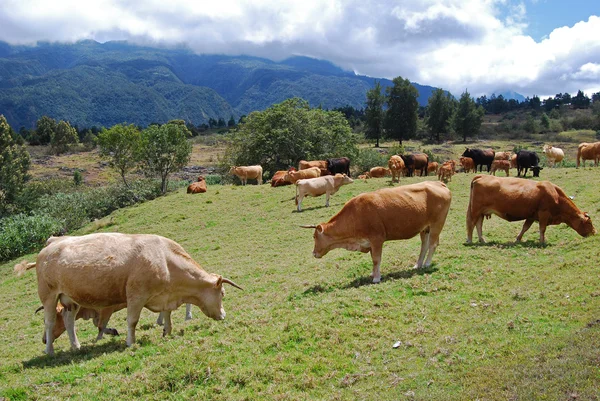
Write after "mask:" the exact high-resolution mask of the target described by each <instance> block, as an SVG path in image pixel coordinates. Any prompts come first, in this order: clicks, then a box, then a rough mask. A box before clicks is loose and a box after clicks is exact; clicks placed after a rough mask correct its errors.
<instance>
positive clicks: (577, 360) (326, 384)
mask: <svg viewBox="0 0 600 401" xmlns="http://www.w3.org/2000/svg"><path fill="white" fill-rule="evenodd" d="M514 171H515V170H512V171H511V175H514V174H515V173H514ZM500 175H501V176H503V175H504V174H503V173H501V174H500ZM541 175H542V179H549V180H551V181H552V182H554V183H556V184H558V185H559V186H561V187H562V188H563V189H564V190H565V191H566V193H567V194H568V195H571V196H574V197H575V198H574V201H575V203H576V204H577V206H578V207H579V208H580V209H581V210H584V211H587V212H589V213H590V215H591V217H592V220H593V221H594V223H595V226H596V228H599V229H600V192H599V191H598V188H597V182H598V178H599V177H600V169H598V168H589V167H588V168H585V169H584V168H582V169H579V170H575V169H572V168H559V169H544V170H543V171H542V174H541ZM472 177H474V174H457V175H455V176H454V177H453V178H452V181H451V182H450V183H449V184H448V186H449V188H450V189H451V190H452V196H453V199H452V205H451V209H450V213H449V215H448V219H447V221H446V225H445V228H444V230H443V232H442V234H441V238H440V245H439V247H438V249H437V252H436V254H435V256H434V258H433V265H432V266H431V267H430V268H427V269H419V270H414V269H413V268H412V266H413V265H414V263H415V261H416V258H417V255H418V252H419V239H418V237H417V238H413V239H411V240H408V241H396V242H387V243H386V244H384V248H383V260H382V267H381V271H382V282H381V283H380V284H371V279H370V278H369V274H370V273H371V269H372V263H371V258H370V255H368V254H362V253H358V252H349V251H346V250H342V249H336V250H333V251H331V252H330V253H329V254H328V255H326V256H325V257H324V258H322V259H315V258H313V257H312V247H313V239H312V234H313V230H309V229H302V228H299V227H298V226H299V225H301V224H317V223H320V222H325V221H327V220H329V218H330V217H331V216H333V215H334V214H335V213H336V212H337V211H338V210H339V209H340V208H341V207H342V205H343V204H344V202H346V201H347V200H349V199H350V198H351V197H352V196H355V195H357V194H359V193H362V192H365V191H372V190H375V189H378V188H381V187H385V186H387V185H389V182H390V179H389V178H379V179H371V180H368V181H367V182H363V181H362V180H356V181H355V183H354V184H351V185H347V186H344V187H342V188H341V189H340V191H339V192H338V193H337V194H335V195H334V196H333V197H332V199H331V207H329V208H325V207H324V204H325V199H324V197H319V198H307V199H305V200H304V204H303V206H304V208H305V211H304V212H302V213H296V212H295V205H294V202H293V200H290V199H291V198H292V197H293V194H294V188H293V187H290V186H288V187H280V188H271V187H269V186H268V185H262V186H256V185H248V186H246V187H240V186H209V187H208V192H207V193H205V194H199V195H187V194H185V188H183V189H181V190H179V191H178V192H176V193H173V194H170V195H168V196H165V197H162V198H159V199H156V200H154V201H150V202H147V203H144V204H140V205H137V206H135V207H132V208H128V209H122V210H118V211H116V212H114V213H113V214H112V215H111V216H109V217H107V218H105V219H102V220H99V221H97V222H95V223H92V224H90V225H88V226H86V227H84V228H83V229H81V230H80V231H79V232H77V234H86V233H91V232H96V231H119V232H125V233H155V234H160V235H163V236H166V237H169V238H171V239H173V240H175V241H177V242H179V243H180V244H181V245H182V246H183V247H184V248H185V249H186V250H187V251H188V253H190V255H191V256H192V257H193V258H195V259H196V260H197V261H198V262H199V263H200V264H201V265H202V266H203V267H204V268H205V270H207V271H209V272H215V273H220V274H222V275H224V276H226V277H228V278H230V279H232V280H234V281H235V282H236V283H238V284H239V285H241V286H242V287H244V289H245V290H244V291H240V290H236V289H234V288H230V287H228V288H227V294H226V297H225V299H224V301H223V303H224V307H225V310H226V311H227V317H226V319H225V320H224V321H220V322H217V321H212V320H209V319H208V318H207V317H205V316H204V315H203V314H202V313H201V312H200V310H199V308H196V307H195V308H193V313H194V319H193V320H191V321H188V322H184V310H185V308H184V307H180V308H179V310H178V311H176V312H175V313H174V314H173V332H174V335H173V336H171V337H170V338H162V337H161V335H162V328H161V327H159V326H156V324H155V321H156V317H157V316H156V314H153V313H151V312H149V311H144V312H143V314H142V318H141V320H140V323H139V324H138V330H137V336H138V342H137V344H136V345H134V346H133V347H131V348H126V347H125V334H126V322H125V312H124V311H121V312H118V313H117V314H115V315H114V316H113V317H112V319H111V321H110V324H109V326H110V327H114V328H116V329H117V330H118V331H119V332H120V333H121V336H119V337H114V338H110V337H108V338H107V336H105V339H103V340H101V341H99V342H97V343H94V341H93V340H94V339H95V337H96V329H95V327H94V326H93V324H92V323H91V321H82V320H80V321H77V323H76V327H77V329H78V335H79V340H80V342H81V344H82V349H81V350H80V351H77V352H73V351H71V350H70V349H69V342H68V338H67V336H66V334H65V335H63V336H62V337H60V338H59V339H58V340H57V341H56V342H55V350H56V355H55V356H54V357H47V356H46V355H44V354H43V349H44V346H43V344H42V342H41V336H42V330H43V316H42V315H41V314H38V315H36V314H34V311H35V309H36V308H37V307H38V306H39V299H38V295H37V283H36V278H35V271H29V272H27V273H26V274H25V275H24V276H23V277H20V278H17V277H16V276H15V275H14V274H13V266H14V264H15V263H16V262H17V261H20V260H23V259H27V260H29V261H33V260H34V257H35V255H29V256H27V257H24V258H19V259H18V260H15V261H11V262H7V263H4V264H1V265H0V354H1V355H2V358H0V399H2V398H6V399H10V400H13V399H15V400H19V399H67V398H78V399H79V398H82V399H117V398H123V399H133V398H141V399H157V400H158V399H214V400H256V399H274V400H303V399H306V400H309V399H310V400H314V399H319V400H348V399H377V400H399V399H409V400H410V399H416V400H465V399H472V400H474V399H479V400H506V399H515V400H528V399H560V400H568V399H585V400H591V399H597V397H598V389H599V388H600V370H599V368H600V255H599V251H598V249H600V235H596V236H593V237H589V238H581V237H580V236H579V235H578V234H577V233H576V232H575V231H573V230H572V229H571V228H569V227H567V226H566V225H560V226H551V227H549V228H548V230H547V232H546V238H547V245H544V246H541V245H540V244H539V243H538V238H539V232H538V231H537V229H538V226H537V223H535V224H534V225H533V226H532V228H531V229H530V230H529V231H528V232H527V233H526V234H525V236H524V242H523V243H521V244H514V243H513V241H514V238H515V237H516V235H517V234H518V232H519V230H520V228H521V226H522V223H521V222H515V223H509V222H506V221H504V220H500V219H499V218H497V217H495V216H494V217H492V218H491V219H490V220H486V221H485V222H484V225H483V230H484V237H485V238H486V239H487V241H488V243H487V244H483V245H479V244H476V245H470V246H467V245H465V244H464V243H465V239H466V232H465V214H466V207H467V203H468V199H469V191H468V190H469V184H470V180H471V179H472ZM423 179H425V178H420V177H413V178H402V179H401V182H400V184H401V185H405V184H409V183H414V182H418V181H421V180H423ZM426 179H430V180H433V179H434V177H428V178H426ZM396 185H397V184H396ZM365 217H367V216H365ZM397 342H399V346H398V347H397V348H393V345H394V344H395V343H397Z"/></svg>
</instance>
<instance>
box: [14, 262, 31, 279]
mask: <svg viewBox="0 0 600 401" xmlns="http://www.w3.org/2000/svg"><path fill="white" fill-rule="evenodd" d="M34 267H35V262H33V263H27V261H26V260H24V261H22V262H21V263H18V264H16V265H15V270H14V271H15V274H16V275H17V276H18V277H21V276H22V275H23V274H24V273H25V271H26V270H29V269H33V268H34Z"/></svg>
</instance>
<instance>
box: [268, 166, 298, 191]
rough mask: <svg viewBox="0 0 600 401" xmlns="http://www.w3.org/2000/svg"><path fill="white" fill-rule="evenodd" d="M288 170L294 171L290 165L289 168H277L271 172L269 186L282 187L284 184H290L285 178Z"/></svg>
mask: <svg viewBox="0 0 600 401" xmlns="http://www.w3.org/2000/svg"><path fill="white" fill-rule="evenodd" d="M289 171H296V169H295V168H294V167H290V169H289V170H279V171H276V172H275V174H273V177H272V178H271V187H283V186H284V185H292V184H293V183H292V182H291V181H288V180H286V179H285V176H286V174H287V173H288V172H289Z"/></svg>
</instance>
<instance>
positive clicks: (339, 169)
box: [321, 157, 350, 177]
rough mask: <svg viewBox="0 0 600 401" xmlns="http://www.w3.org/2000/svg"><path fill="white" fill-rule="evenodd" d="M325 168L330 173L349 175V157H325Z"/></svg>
mask: <svg viewBox="0 0 600 401" xmlns="http://www.w3.org/2000/svg"><path fill="white" fill-rule="evenodd" d="M327 170H329V172H330V173H331V174H332V175H336V174H346V175H347V176H348V177H350V159H348V158H347V157H338V158H335V159H327ZM321 175H323V174H321Z"/></svg>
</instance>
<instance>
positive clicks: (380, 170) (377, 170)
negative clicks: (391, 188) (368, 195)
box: [368, 167, 391, 178]
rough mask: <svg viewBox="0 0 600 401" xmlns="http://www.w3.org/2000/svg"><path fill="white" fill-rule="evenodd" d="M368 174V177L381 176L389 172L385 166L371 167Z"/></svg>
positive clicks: (387, 174)
mask: <svg viewBox="0 0 600 401" xmlns="http://www.w3.org/2000/svg"><path fill="white" fill-rule="evenodd" d="M368 174H369V177H370V178H382V177H387V176H389V175H390V174H391V172H390V170H389V169H387V168H385V167H373V168H372V169H371V170H369V173H368Z"/></svg>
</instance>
